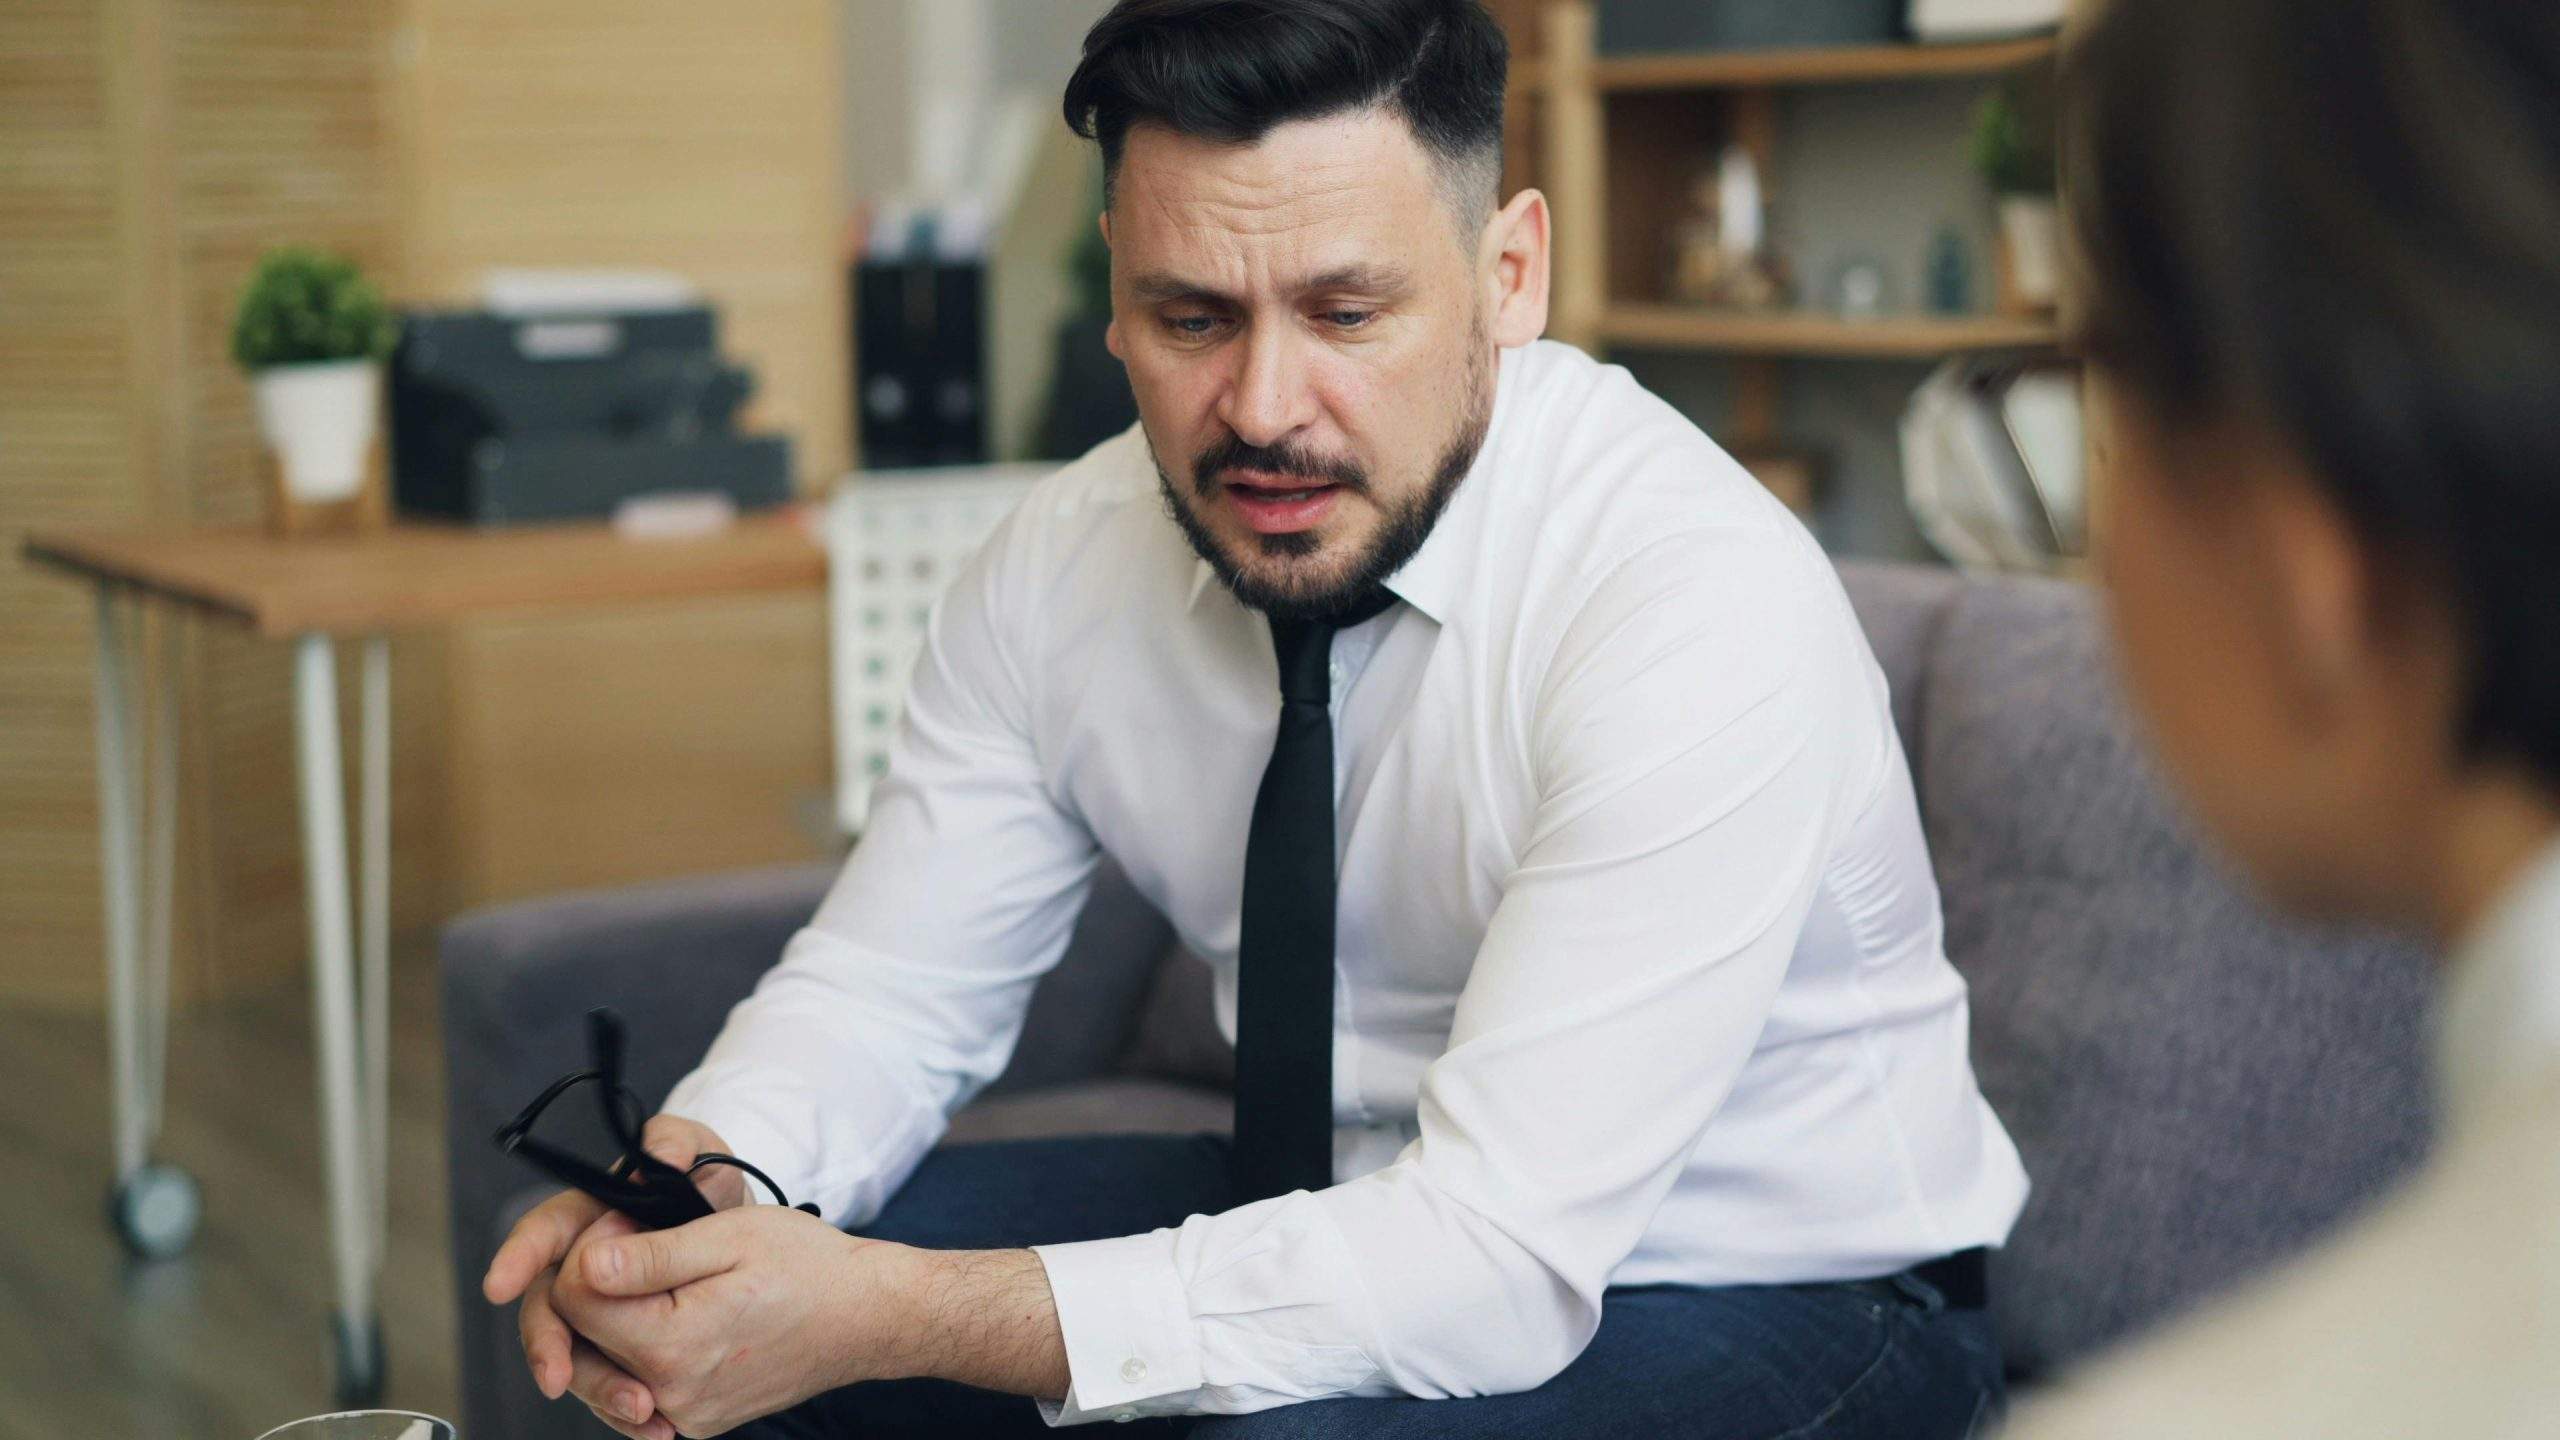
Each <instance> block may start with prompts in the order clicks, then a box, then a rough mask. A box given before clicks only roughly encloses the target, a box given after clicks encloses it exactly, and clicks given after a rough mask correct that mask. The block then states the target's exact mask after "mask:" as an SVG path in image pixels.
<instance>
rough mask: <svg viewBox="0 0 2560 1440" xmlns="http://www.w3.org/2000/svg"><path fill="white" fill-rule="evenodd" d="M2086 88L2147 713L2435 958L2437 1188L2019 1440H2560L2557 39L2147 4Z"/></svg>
mask: <svg viewBox="0 0 2560 1440" xmlns="http://www.w3.org/2000/svg"><path fill="white" fill-rule="evenodd" d="M2069 72H2070V73H2069V75H2068V78H2067V80H2066V83H2065V85H2064V86H2063V93H2064V94H2065V95H2066V96H2068V97H2070V101H2071V107H2072V109H2073V111H2074V125H2073V136H2074V138H2075V140H2077V141H2078V146H2077V153H2076V154H2075V156H2074V163H2073V165H2072V166H2071V167H2070V172H2071V174H2072V175H2074V176H2075V177H2076V178H2077V180H2078V184H2077V185H2076V186H2075V191H2076V193H2075V195H2074V197H2073V199H2074V210H2075V214H2076V228H2077V229H2078V231H2079V233H2080V235H2081V237H2082V239H2083V241H2084V243H2083V245H2082V246H2081V250H2082V252H2083V253H2084V254H2085V255H2086V256H2087V259H2088V267H2087V269H2088V274H2087V276H2086V286H2085V288H2086V292H2087V310H2088V317H2087V325H2086V332H2087V333H2086V336H2085V339H2086V342H2087V345H2088V349H2089V351H2090V353H2091V355H2092V356H2093V357H2094V358H2095V360H2096V361H2097V362H2098V363H2097V367H2096V371H2095V375H2096V378H2097V380H2098V382H2099V383H2098V385H2097V387H2096V388H2097V390H2098V392H2099V394H2100V395H2101V397H2102V398H2103V399H2105V400H2106V401H2107V402H2108V403H2107V404H2106V407H2105V409H2106V413H2108V414H2109V415H2111V416H2112V420H2113V423H2112V425H2110V426H2109V427H2108V429H2109V431H2110V432H2111V433H2112V436H2113V440H2112V443H2111V446H2110V449H2111V452H2112V463H2111V464H2110V465H2109V466H2108V467H2107V475H2106V481H2107V484H2106V487H2105V489H2104V490H2103V491H2102V495H2103V496H2104V498H2105V499H2106V500H2107V501H2108V502H2109V513H2107V514H2106V515H2105V516H2103V517H2102V520H2103V523H2102V525H2101V526H2100V530H2099V537H2100V540H2101V542H2102V544H2101V550H2102V555H2101V559H2102V562H2103V563H2102V567H2101V568H2102V570H2103V572H2104V574H2105V577H2106V581H2107V590H2108V598H2109V602H2110V606H2109V608H2110V610H2111V613H2112V617H2113V620H2114V622H2115V628H2116V632H2117V634H2118V637H2119V638H2120V640H2121V642H2122V643H2121V646H2120V648H2121V651H2122V654H2123V656H2124V660H2125V670H2126V676H2127V679H2128V680H2129V682H2130V688H2131V689H2132V691H2133V694H2134V698H2135V699H2136V700H2138V701H2139V702H2141V708H2142V710H2143V711H2144V713H2145V716H2146V718H2147V719H2148V720H2149V721H2150V722H2151V731H2152V735H2153V737H2154V739H2155V740H2156V741H2157V743H2158V746H2159V749H2160V752H2161V755H2162V757H2163V759H2165V760H2166V761H2167V762H2168V768H2169V770H2170V771H2171V773H2172V774H2173V775H2174V776H2175V778H2176V779H2177V780H2178V781H2179V782H2181V785H2182V788H2183V789H2184V790H2185V791H2186V793H2187V796H2188V798H2189V799H2190V800H2191V801H2192V802H2193V803H2194V806H2195V809H2196V812H2197V813H2198V814H2199V815H2200V816H2201V817H2202V819H2203V820H2204V821H2205V822H2206V823H2207V824H2208V826H2209V827H2210V828H2211V829H2212V831H2213V832H2214V834H2215V835H2216V836H2217V837H2218V838H2219V839H2220V840H2221V841H2222V842H2223V844H2224V845H2225V846H2227V847H2228V848H2229V849H2230V851H2231V852H2232V853H2233V855H2234V856H2235V857H2236V858H2237V859H2239V860H2240V861H2241V862H2242V863H2243V864H2244V865H2245V866H2246V867H2247V869H2248V870H2249V872H2250V873H2251V874H2252V875H2253V876H2254V877H2255V878H2256V879H2257V880H2258V882H2259V883H2260V884H2261V886H2262V887H2264V888H2265V889H2266V890H2267V891H2268V892H2269V893H2270V894H2271V895H2273V896H2274V897H2275V898H2276V899H2278V900H2280V901H2282V902H2284V903H2285V904H2287V905H2289V906H2291V907H2293V908H2294V909H2297V910H2299V911H2302V912H2304V913H2306V914H2316V915H2324V916H2335V917H2363V918H2369V919H2377V920H2381V921H2385V922H2388V923H2392V924H2396V925H2403V926H2409V927H2412V928H2415V929H2418V930H2421V931H2423V932H2425V933H2427V934H2429V935H2431V936H2433V937H2435V938H2436V939H2437V940H2438V941H2439V943H2441V944H2442V945H2444V946H2445V947H2446V948H2447V950H2448V952H2449V957H2450V963H2449V967H2448V978H2449V984H2448V986H2447V990H2446V994H2445V998H2444V1002H2443V1005H2442V1010H2441V1015H2440V1018H2439V1044H2438V1051H2439V1061H2438V1063H2439V1068H2440V1070H2441V1076H2442V1081H2443V1084H2442V1091H2441V1093H2442V1096H2443V1113H2442V1117H2441V1134H2440V1137H2439V1141H2438V1145H2437V1149H2436V1153H2435V1154H2434V1156H2432V1157H2431V1158H2430V1160H2429V1161H2428V1163H2427V1165H2426V1167H2425V1168H2424V1170H2423V1171H2422V1172H2421V1173H2420V1174H2419V1175H2418V1176H2417V1177H2416V1178H2415V1179H2414V1180H2412V1181H2411V1182H2410V1183H2409V1184H2408V1185H2407V1187H2406V1188H2405V1189H2404V1190H2403V1191H2402V1192H2401V1193H2400V1194H2399V1195H2397V1196H2396V1197H2394V1198H2393V1199H2392V1200H2390V1201H2389V1202H2387V1203H2386V1204H2385V1205H2383V1206H2382V1207H2381V1208H2380V1209H2379V1210H2378V1211H2377V1212H2376V1213H2375V1214H2374V1215H2373V1216H2372V1218H2370V1219H2369V1220H2366V1221H2364V1222H2362V1223H2359V1224H2357V1225H2355V1226H2353V1227H2351V1228H2350V1229H2349V1230H2348V1231H2347V1232H2346V1233H2345V1234H2343V1235H2341V1236H2340V1237H2338V1238H2337V1239H2336V1240H2335V1241H2334V1242H2332V1243H2331V1244H2329V1245H2327V1246H2325V1247H2323V1248H2321V1249H2320V1250H2318V1251H2317V1252H2315V1253H2314V1254H2312V1255H2311V1256H2309V1257H2307V1258H2305V1259H2304V1260H2303V1261H2302V1262H2301V1263H2299V1264H2297V1265H2294V1266H2292V1267H2289V1268H2287V1269H2286V1270H2285V1271H2283V1272H2282V1273H2280V1274H2278V1275H2276V1276H2273V1277H2269V1278H2268V1279H2266V1280H2264V1281H2263V1282H2261V1283H2259V1284H2257V1285H2255V1286H2253V1287H2251V1288H2249V1289H2247V1290H2245V1291H2244V1292H2242V1293H2240V1294H2238V1295H2236V1296H2234V1297H2232V1298H2231V1299H2229V1300H2227V1301H2225V1302H2222V1303H2220V1304H2218V1305H2216V1306H2214V1307H2212V1308H2210V1309H2209V1310H2208V1311H2207V1312H2206V1313H2204V1314H2202V1315H2200V1316H2199V1317H2197V1319H2196V1320H2195V1321H2193V1322H2192V1323H2189V1324H2185V1325H2181V1326H2179V1327H2176V1328H2175V1329H2173V1330H2172V1331H2171V1332H2169V1333H2168V1334H2166V1335H2164V1336H2161V1337H2159V1338H2157V1339H2155V1340H2152V1341H2150V1342H2147V1343H2145V1344H2143V1345H2141V1346H2139V1347H2138V1348H2136V1349H2134V1350H2133V1351H2132V1352H2130V1353H2128V1354H2126V1355H2124V1356H2121V1357H2118V1358H2114V1359H2111V1360H2108V1361H2105V1362H2102V1363H2100V1364H2098V1365H2097V1366H2095V1367H2093V1368H2092V1369H2091V1370H2089V1371H2088V1372H2087V1373H2085V1374H2082V1375H2080V1376H2077V1377H2073V1378H2069V1379H2066V1380H2065V1382H2064V1383H2063V1384H2062V1385H2061V1387H2060V1389H2059V1392H2058V1393H2056V1394H2054V1395H2053V1396H2051V1397H2049V1398H2047V1399H2045V1400H2044V1401H2042V1402H2041V1403H2040V1404H2039V1405H2038V1406H2036V1407H2034V1408H2032V1409H2030V1408H2022V1409H2021V1410H2020V1413H2019V1416H2018V1423H2017V1426H2016V1433H2017V1434H2018V1435H2019V1436H2022V1437H2034V1440H2061V1437H2088V1440H2098V1437H2116V1436H2135V1435H2139V1436H2144V1437H2154V1440H2166V1437H2184V1436H2191V1437H2197V1440H2204V1437H2216V1440H2219V1437H2224V1436H2234V1435H2249V1436H2304V1437H2312V1436H2317V1437H2320V1440H2358V1437H2382V1436H2412V1435H2446V1436H2453V1435H2459V1436H2476V1437H2492V1436H2499V1437H2506V1436H2513V1437H2522V1436H2528V1435H2536V1436H2538V1435H2549V1434H2552V1433H2554V1429H2555V1425H2560V564H2555V563H2554V545H2555V542H2560V8H2555V7H2553V6H2551V5H2548V4H2517V3H2515V0H2142V3H2138V4H2136V3H2120V4H2115V5H2111V6H2109V7H2107V9H2106V10H2105V12H2104V13H2103V14H2102V15H2100V16H2099V17H2097V18H2096V21H2095V23H2094V24H2093V25H2092V26H2091V27H2090V29H2089V31H2088V33H2087V35H2086V36H2085V41H2084V43H2082V44H2080V45H2078V46H2076V47H2075V50H2074V53H2073V54H2072V55H2071V57H2070V60H2069ZM2321 980H2322V977H2320V976H2317V975H2312V976H2305V977H2302V979H2301V981H2300V983H2301V985H2302V987H2303V989H2304V991H2305V993H2306V994H2307V993H2311V992H2312V991H2313V990H2316V988H2317V987H2318V986H2319V985H2320V983H2321ZM2271 1044H2274V1048H2276V1049H2277V1050H2278V1051H2279V1052H2280V1051H2281V1049H2282V1046H2281V1044H2280V1043H2276V1042H2271Z"/></svg>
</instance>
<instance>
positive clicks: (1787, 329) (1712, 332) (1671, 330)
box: [1597, 305, 2058, 360]
mask: <svg viewBox="0 0 2560 1440" xmlns="http://www.w3.org/2000/svg"><path fill="white" fill-rule="evenodd" d="M1597 329H1598V332H1599V337H1600V339H1601V340H1603V341H1605V342H1608V343H1611V344H1618V345H1636V346H1643V347H1647V348H1652V349H1679V350H1709V351H1722V352H1726V353H1730V354H1737V355H1779V356H1823V357H1832V358H1851V359H1860V358H1863V359H1911V360H1926V359H1930V358H1932V357H1935V356H1939V355H1954V354H1959V353H1961V352H1963V351H1967V350H2016V349H2031V348H2035V347H2040V346H2048V345H2052V344H2054V343H2056V341H2057V339H2058V334H2057V332H2056V330H2055V327H2054V324H2053V322H2052V321H2050V320H2040V319H2031V318H2027V317H2022V316H2010V315H1944V316H1941V315H1911V316H1897V317H1894V318H1891V319H1885V320H1843V319H1841V318H1839V317H1837V316H1834V315H1827V314H1823V313H1821V312H1819V311H1771V312H1760V313H1754V312H1744V311H1727V310H1703V309H1700V308H1698V307H1696V306H1692V305H1612V306H1610V307H1608V308H1607V309H1605V310H1603V311H1601V312H1600V318H1599V324H1598V326H1597Z"/></svg>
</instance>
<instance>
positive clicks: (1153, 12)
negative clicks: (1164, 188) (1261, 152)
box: [1066, 0, 1511, 226]
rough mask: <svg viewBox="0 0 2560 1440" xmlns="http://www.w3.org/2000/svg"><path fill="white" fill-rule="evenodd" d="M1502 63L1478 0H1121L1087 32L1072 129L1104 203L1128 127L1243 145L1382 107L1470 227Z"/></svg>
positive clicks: (1073, 84)
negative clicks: (1305, 123) (1095, 165)
mask: <svg viewBox="0 0 2560 1440" xmlns="http://www.w3.org/2000/svg"><path fill="white" fill-rule="evenodd" d="M1510 56H1511V51H1510V47H1509V46H1508V45H1506V44H1505V43H1504V41H1503V38H1502V29H1501V27H1500V26H1498V25H1496V24H1494V22H1493V17H1492V16H1490V15H1487V14H1486V13H1485V11H1484V7H1483V5H1482V4H1481V3H1479V0H1120V3H1119V4H1117V5H1114V6H1113V7H1111V13H1109V14H1107V15H1105V16H1103V17H1102V18H1101V19H1100V20H1099V21H1096V22H1095V23H1094V27H1093V29H1092V30H1091V31H1089V32H1087V33H1086V35H1085V37H1084V60H1083V62H1082V63H1081V64H1079V65H1077V66H1076V73H1075V75H1074V77H1073V78H1072V79H1070V80H1068V81H1067V95H1066V112H1067V124H1068V125H1069V126H1071V127H1073V128H1074V130H1075V132H1076V133H1077V134H1079V135H1082V136H1085V137H1087V138H1088V139H1091V140H1094V141H1097V142H1099V143H1100V144H1101V146H1102V177H1103V194H1104V195H1105V197H1106V198H1107V197H1108V196H1109V195H1110V194H1111V190H1112V186H1113V184H1114V182H1115V181H1117V179H1118V178H1119V174H1120V151H1121V147H1122V145H1123V144H1124V143H1125V142H1126V141H1127V139H1128V136H1129V130H1130V128H1131V127H1132V126H1136V125H1142V124H1145V125H1161V126H1163V127H1164V128H1166V129H1168V130H1171V131H1173V132H1174V133H1175V134H1178V135H1189V136H1194V137H1197V138H1199V139H1203V140H1212V141H1217V142H1220V143H1224V144H1230V145H1250V144H1252V143H1254V142H1255V141H1257V140H1260V139H1261V138H1262V137H1263V135H1264V134H1266V133H1267V132H1269V131H1270V129H1271V128H1272V127H1273V126H1275V125H1280V124H1283V123H1286V122H1288V121H1292V120H1313V119H1319V118H1322V117H1324V116H1329V115H1335V114H1340V113H1342V112H1344V111H1349V110H1360V109H1366V108H1368V107H1370V106H1382V107H1384V108H1385V109H1387V110H1389V111H1391V112H1392V113H1394V114H1395V115H1397V116H1398V117H1400V118H1402V119H1403V121H1404V122H1405V124H1406V125H1408V126H1409V127H1411V128H1412V131H1413V136H1414V139H1415V140H1416V141H1418V142H1420V143H1421V145H1422V148H1423V149H1424V150H1425V151H1426V152H1428V153H1429V154H1430V156H1431V157H1432V159H1433V160H1434V161H1435V162H1437V164H1438V166H1439V170H1440V174H1441V179H1442V182H1443V187H1444V189H1445V190H1446V192H1447V194H1448V198H1449V199H1450V201H1451V203H1452V205H1453V206H1454V207H1455V208H1456V210H1457V213H1458V215H1459V218H1460V219H1461V221H1462V222H1465V223H1466V224H1468V225H1470V226H1472V225H1473V224H1474V223H1476V222H1479V221H1481V220H1482V219H1483V218H1484V215H1485V214H1486V213H1487V210H1488V208H1489V207H1490V206H1491V204H1492V203H1493V201H1494V199H1495V193H1494V192H1495V190H1496V188H1497V187H1498V186H1499V185H1500V183H1501V178H1502V86H1503V79H1504V76H1505V75H1506V73H1507V72H1508V70H1509V68H1510Z"/></svg>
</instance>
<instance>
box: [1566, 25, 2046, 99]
mask: <svg viewBox="0 0 2560 1440" xmlns="http://www.w3.org/2000/svg"><path fill="white" fill-rule="evenodd" d="M2057 45H2058V42H2057V41H2056V40H2055V38H2054V37H2053V36H2050V35H2040V36H2035V37H2032V38H2029V39H2025V40H2000V41H1994V42H1991V43H1988V44H1980V45H1860V46H1836V47H1830V48H1824V49H1811V50H1712V51H1702V52H1699V53H1696V54H1689V55H1622V56H1618V57H1615V58H1613V59H1603V60H1594V61H1593V62H1592V63H1591V79H1592V83H1593V84H1594V85H1595V86H1596V87H1598V88H1599V89H1601V90H1609V91H1627V90H1716V89H1750V88H1758V87H1762V86H1773V85H1841V84H1855V83H1858V82H1861V81H1880V80H1925V79H1931V78H1938V77H1947V76H1962V75H1996V74H1999V73H2000V72H2002V71H2005V70H2014V69H2019V68H2022V67H2025V66H2028V65H2036V64H2043V63H2047V62H2049V61H2051V60H2052V59H2053V57H2054V54H2055V51H2056V48H2057ZM1550 73H1551V72H1550Z"/></svg>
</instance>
